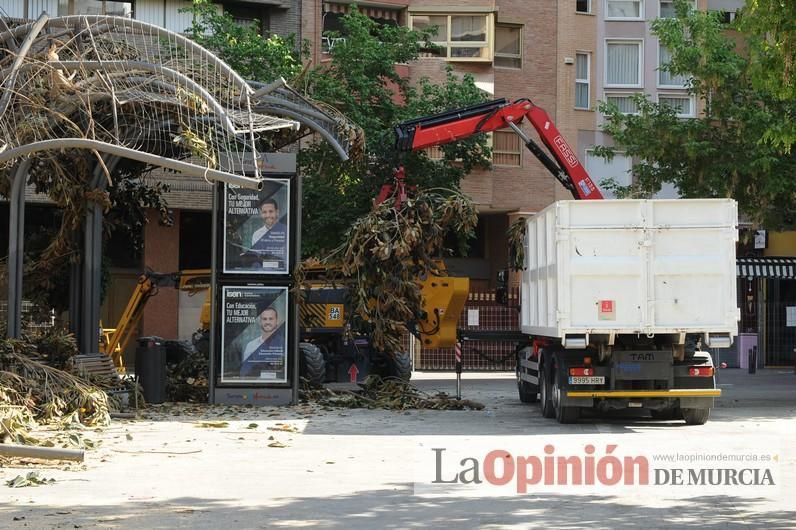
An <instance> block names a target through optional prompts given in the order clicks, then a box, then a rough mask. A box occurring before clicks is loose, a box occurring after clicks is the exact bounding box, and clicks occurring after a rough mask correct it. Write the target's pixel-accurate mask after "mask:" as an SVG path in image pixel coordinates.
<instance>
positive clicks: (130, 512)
mask: <svg viewBox="0 0 796 530" xmlns="http://www.w3.org/2000/svg"><path fill="white" fill-rule="evenodd" d="M272 479H273V480H278V478H276V477H273V478H272ZM274 502H275V503H277V504H279V505H278V506H273V507H266V506H258V507H251V508H240V507H232V506H230V503H229V501H227V500H224V499H209V498H193V497H183V498H175V499H171V500H170V501H168V502H146V501H140V500H131V501H129V502H127V503H124V504H121V505H97V506H75V507H73V508H71V509H67V510H65V509H64V508H63V507H51V506H46V505H40V506H30V507H23V508H19V507H16V508H14V509H13V511H12V510H10V509H8V508H5V509H3V510H2V511H0V526H2V527H3V528H20V529H22V528H36V529H41V530H45V529H55V528H82V529H92V528H109V529H131V528H135V529H140V528H146V529H173V528H191V529H196V530H203V529H218V528H231V529H264V528H281V527H304V528H340V529H359V528H363V529H373V528H388V529H393V528H396V529H397V528H434V529H438V528H457V529H467V528H486V529H488V528H505V527H513V528H612V529H622V528H627V529H630V528H639V527H640V526H642V525H643V526H647V527H648V528H679V529H689V528H693V529H700V530H711V529H719V528H721V529H726V528H748V527H752V528H766V529H780V528H793V521H794V520H795V519H796V511H792V510H783V509H780V510H774V511H763V512H757V513H752V510H754V509H757V508H758V505H759V504H761V503H763V502H767V499H756V498H742V497H728V496H716V497H713V496H706V497H695V498H690V499H686V500H678V501H676V503H677V504H676V508H673V507H672V506H671V505H670V506H664V505H662V506H660V507H648V506H638V505H635V504H627V503H623V502H618V501H617V500H616V499H615V498H613V497H610V496H606V497H598V496H578V495H532V496H531V495H529V496H517V497H496V498H466V499H456V498H442V499H440V498H436V499H427V498H421V497H415V496H413V494H412V488H411V485H406V484H395V485H394V488H393V489H392V490H371V491H362V492H357V493H354V494H350V495H336V496H330V497H324V498H284V499H274ZM14 517H16V518H17V520H13V518H14Z"/></svg>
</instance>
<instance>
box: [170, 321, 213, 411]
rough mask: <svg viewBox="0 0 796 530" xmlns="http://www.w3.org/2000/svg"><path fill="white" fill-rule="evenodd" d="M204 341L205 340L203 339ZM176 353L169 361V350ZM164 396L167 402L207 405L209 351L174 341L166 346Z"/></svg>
mask: <svg viewBox="0 0 796 530" xmlns="http://www.w3.org/2000/svg"><path fill="white" fill-rule="evenodd" d="M204 340H207V338H206V337H204ZM170 347H174V348H175V349H176V350H178V351H177V352H175V353H176V354H174V355H172V357H171V359H169V348H170ZM166 352H167V353H166V358H167V359H168V363H167V365H166V373H167V379H166V394H167V396H168V400H169V401H187V402H190V403H207V398H208V391H209V385H208V374H209V373H210V365H209V359H210V355H209V351H208V350H207V348H197V347H196V346H195V345H194V344H189V343H186V342H177V341H174V343H173V344H167V345H166Z"/></svg>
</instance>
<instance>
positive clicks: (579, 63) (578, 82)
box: [575, 53, 590, 110]
mask: <svg viewBox="0 0 796 530" xmlns="http://www.w3.org/2000/svg"><path fill="white" fill-rule="evenodd" d="M589 74H590V68H589V54H588V53H576V54H575V108H576V109H587V110H588V109H589V107H590V101H589V99H590V98H589Z"/></svg>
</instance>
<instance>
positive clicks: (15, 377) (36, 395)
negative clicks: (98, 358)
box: [0, 337, 110, 444]
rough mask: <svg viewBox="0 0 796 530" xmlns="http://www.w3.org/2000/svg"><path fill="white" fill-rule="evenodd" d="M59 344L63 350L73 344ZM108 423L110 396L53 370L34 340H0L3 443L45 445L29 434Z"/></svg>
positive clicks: (0, 440) (0, 439)
mask: <svg viewBox="0 0 796 530" xmlns="http://www.w3.org/2000/svg"><path fill="white" fill-rule="evenodd" d="M49 340H50V341H54V338H53V337H50V339H49ZM60 342H61V344H60V346H61V347H63V346H64V343H65V342H68V339H63V340H61V341H60ZM109 423H110V411H109V403H108V396H107V394H106V393H105V392H104V391H103V390H102V389H101V388H99V387H97V386H95V385H93V384H91V383H88V382H86V381H84V380H82V379H80V378H78V377H75V376H74V375H72V374H70V373H68V372H65V371H63V370H59V369H57V368H54V367H52V366H48V365H47V364H45V363H44V362H43V359H42V358H41V356H40V355H39V353H38V351H37V348H36V346H35V345H34V344H32V343H31V342H29V341H26V340H19V339H7V340H2V341H0V442H11V443H21V444H39V443H42V442H40V441H39V440H37V439H35V438H33V437H32V436H31V435H30V430H31V429H34V428H36V427H37V426H38V425H46V424H64V425H66V424H70V425H71V424H79V425H82V426H86V427H96V426H105V425H108V424H109Z"/></svg>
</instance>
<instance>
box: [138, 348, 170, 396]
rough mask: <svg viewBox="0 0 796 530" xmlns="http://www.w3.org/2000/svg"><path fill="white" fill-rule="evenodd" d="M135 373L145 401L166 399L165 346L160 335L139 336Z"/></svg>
mask: <svg viewBox="0 0 796 530" xmlns="http://www.w3.org/2000/svg"><path fill="white" fill-rule="evenodd" d="M135 375H136V377H137V378H138V381H139V382H140V383H141V388H142V390H143V392H144V399H145V400H146V401H147V403H153V404H157V403H163V402H164V401H166V346H165V345H164V341H163V339H162V338H160V337H141V338H140V339H138V347H137V348H136V349H135Z"/></svg>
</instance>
